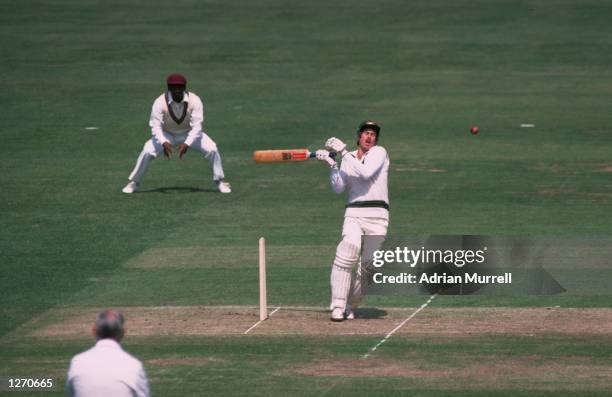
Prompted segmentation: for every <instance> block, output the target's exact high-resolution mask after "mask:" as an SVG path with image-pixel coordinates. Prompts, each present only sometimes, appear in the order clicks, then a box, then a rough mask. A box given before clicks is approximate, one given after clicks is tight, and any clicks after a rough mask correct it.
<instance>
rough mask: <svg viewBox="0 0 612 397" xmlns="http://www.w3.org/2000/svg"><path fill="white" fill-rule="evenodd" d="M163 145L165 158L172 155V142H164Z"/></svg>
mask: <svg viewBox="0 0 612 397" xmlns="http://www.w3.org/2000/svg"><path fill="white" fill-rule="evenodd" d="M163 146H164V156H166V157H167V158H170V157H172V144H170V142H164V143H163Z"/></svg>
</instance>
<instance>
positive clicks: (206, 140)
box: [122, 74, 232, 193]
mask: <svg viewBox="0 0 612 397" xmlns="http://www.w3.org/2000/svg"><path fill="white" fill-rule="evenodd" d="M166 83H167V84H168V91H166V92H165V93H163V94H161V95H160V96H159V97H158V98H157V99H156V100H155V102H154V103H153V109H152V110H151V118H150V120H149V126H150V127H151V134H152V135H153V136H152V137H151V139H149V140H148V141H147V142H146V143H145V144H144V147H143V148H142V152H141V153H140V155H139V156H138V160H136V166H135V167H134V170H133V171H132V173H131V174H130V176H129V180H130V181H129V183H128V184H127V185H125V187H124V188H123V190H122V191H123V193H134V192H137V191H138V189H139V187H140V183H141V182H142V178H143V177H144V175H145V173H146V172H147V169H148V168H149V164H150V163H151V161H152V160H154V159H155V158H157V156H158V155H159V154H160V153H162V152H163V153H164V156H166V157H167V158H170V156H171V155H172V151H173V148H174V147H177V146H178V155H179V159H182V158H183V156H184V155H185V153H186V152H187V149H189V148H190V147H193V148H194V149H195V150H197V151H198V152H200V153H202V155H204V157H205V158H207V159H208V161H209V162H210V166H211V168H212V172H213V181H214V183H215V184H216V185H217V188H218V189H219V191H220V192H221V193H230V192H231V191H232V189H231V187H230V185H229V183H227V182H224V181H223V179H224V173H223V166H222V165H221V155H220V154H219V151H218V149H217V145H216V144H215V142H214V141H213V140H212V139H210V137H209V136H208V135H207V134H206V133H204V132H203V131H202V123H203V122H204V105H203V104H202V101H201V100H200V97H198V96H197V95H196V94H194V93H193V92H188V91H187V79H186V78H185V76H183V75H181V74H171V75H170V76H168V78H167V79H166Z"/></svg>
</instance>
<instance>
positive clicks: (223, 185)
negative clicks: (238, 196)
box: [215, 181, 232, 193]
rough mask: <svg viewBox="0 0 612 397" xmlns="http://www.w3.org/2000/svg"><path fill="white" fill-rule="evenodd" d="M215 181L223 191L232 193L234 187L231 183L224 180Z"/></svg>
mask: <svg viewBox="0 0 612 397" xmlns="http://www.w3.org/2000/svg"><path fill="white" fill-rule="evenodd" d="M215 183H216V184H217V189H219V191H220V192H221V193H231V192H232V187H231V186H230V184H229V183H227V182H224V181H215Z"/></svg>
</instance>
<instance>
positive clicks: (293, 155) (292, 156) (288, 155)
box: [253, 149, 314, 163]
mask: <svg viewBox="0 0 612 397" xmlns="http://www.w3.org/2000/svg"><path fill="white" fill-rule="evenodd" d="M313 154H314V153H313ZM309 158H311V153H310V151H309V150H308V149H277V150H256V151H254V152H253V160H255V162H256V163H288V162H295V161H306V160H308V159H309Z"/></svg>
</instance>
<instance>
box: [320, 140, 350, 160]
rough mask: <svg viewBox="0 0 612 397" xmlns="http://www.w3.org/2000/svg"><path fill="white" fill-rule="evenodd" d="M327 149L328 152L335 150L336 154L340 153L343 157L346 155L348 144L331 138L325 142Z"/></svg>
mask: <svg viewBox="0 0 612 397" xmlns="http://www.w3.org/2000/svg"><path fill="white" fill-rule="evenodd" d="M325 148H326V149H327V150H333V151H334V152H338V153H340V154H341V155H342V156H344V154H345V153H346V144H345V143H344V142H342V141H341V140H340V139H338V138H329V139H328V140H327V142H325Z"/></svg>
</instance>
